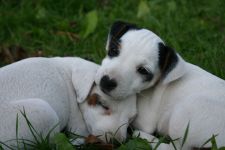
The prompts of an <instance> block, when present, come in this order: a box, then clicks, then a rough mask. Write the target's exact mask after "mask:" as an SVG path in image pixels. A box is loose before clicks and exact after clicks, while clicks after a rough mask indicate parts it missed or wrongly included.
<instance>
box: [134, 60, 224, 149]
mask: <svg viewBox="0 0 225 150" xmlns="http://www.w3.org/2000/svg"><path fill="white" fill-rule="evenodd" d="M224 108H225V82H224V80H222V79H220V78H218V77H216V76H214V75H212V74H210V73H208V72H206V71H204V70H202V69H201V68H199V67H197V66H195V65H192V64H189V63H186V73H185V74H184V75H183V76H182V78H180V79H178V80H176V81H174V82H172V83H170V84H166V85H164V84H162V83H160V84H159V85H157V86H156V87H154V88H150V89H147V90H145V91H143V92H141V93H140V94H139V96H138V116H137V118H136V119H135V121H134V123H133V125H134V127H135V128H137V129H139V130H141V131H144V132H146V133H149V134H152V133H154V132H155V131H156V132H159V133H161V134H163V135H169V136H170V137H171V138H172V139H177V138H181V139H180V141H182V138H183V137H184V133H185V130H186V128H187V126H188V123H189V124H190V126H189V132H188V137H187V140H186V142H185V145H184V147H183V149H191V148H192V147H200V146H202V144H203V143H204V142H206V141H207V140H208V139H209V138H210V137H212V135H218V136H217V137H216V139H217V144H218V145H219V146H223V145H224V144H225V141H224V139H225V119H224V118H225V109H224ZM149 140H152V139H151V138H150V139H149ZM162 146H163V145H162ZM180 146H181V143H179V142H178V143H177V147H178V148H179V147H180ZM207 146H208V147H210V144H208V145H207ZM168 148H169V147H167V148H166V149H168ZM169 149H173V146H171V145H170V148H169Z"/></svg>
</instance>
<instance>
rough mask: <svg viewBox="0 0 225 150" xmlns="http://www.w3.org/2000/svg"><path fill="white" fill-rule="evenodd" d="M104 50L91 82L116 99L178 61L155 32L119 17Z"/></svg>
mask: <svg viewBox="0 0 225 150" xmlns="http://www.w3.org/2000/svg"><path fill="white" fill-rule="evenodd" d="M106 51H107V55H106V57H105V58H104V59H103V61H102V64H101V67H100V69H99V70H98V72H97V75H96V78H95V82H96V83H97V85H98V86H99V87H100V88H101V90H102V91H103V92H104V93H106V94H107V95H109V96H111V97H113V98H116V99H121V98H124V97H127V96H129V95H131V94H134V93H139V92H140V91H142V90H144V89H147V88H150V87H152V86H153V85H155V84H156V83H157V82H158V81H159V80H162V79H166V77H167V75H169V73H170V72H171V71H172V70H173V69H174V68H175V67H176V66H177V64H178V62H179V56H178V55H177V54H176V53H175V52H174V50H173V49H171V48H169V47H168V46H166V45H165V44H164V42H163V41H162V40H161V39H160V38H159V37H158V36H157V35H156V34H154V33H153V32H151V31H149V30H147V29H140V28H138V27H136V26H135V25H132V24H129V23H125V22H121V21H117V22H115V23H114V24H113V25H112V27H111V29H110V32H109V35H108V40H107V44H106ZM178 72H179V70H178V71H176V72H175V74H177V76H179V73H178ZM181 72H182V71H181ZM171 76H173V75H171ZM175 76H176V75H175ZM175 78H176V77H175Z"/></svg>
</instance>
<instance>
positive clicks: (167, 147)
mask: <svg viewBox="0 0 225 150" xmlns="http://www.w3.org/2000/svg"><path fill="white" fill-rule="evenodd" d="M133 136H134V137H140V138H142V139H146V140H147V141H148V142H150V144H151V146H152V148H153V149H154V148H155V147H156V146H157V144H158V142H159V139H158V138H156V137H154V136H153V135H150V134H148V133H146V132H143V131H141V130H135V131H134V133H133ZM174 144H175V146H176V148H177V149H179V148H180V147H178V146H179V145H178V143H176V142H174ZM157 150H175V148H174V146H173V145H172V143H170V144H165V143H161V144H160V145H158V147H157Z"/></svg>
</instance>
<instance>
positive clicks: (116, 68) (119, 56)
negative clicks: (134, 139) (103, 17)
mask: <svg viewBox="0 0 225 150" xmlns="http://www.w3.org/2000/svg"><path fill="white" fill-rule="evenodd" d="M106 50H107V56H106V57H105V58H104V59H103V61H102V65H101V67H100V69H99V70H98V72H97V75H96V78H95V81H96V83H97V85H98V86H100V88H101V89H102V91H104V92H105V93H106V94H108V95H110V96H111V97H113V98H117V97H120V98H121V97H123V98H124V97H126V96H129V95H130V94H131V93H138V116H137V118H136V120H135V121H134V126H135V127H136V128H137V129H139V130H140V133H141V134H140V136H141V137H143V138H147V139H148V140H149V141H151V140H153V138H154V137H153V136H152V135H151V134H153V133H154V132H155V131H157V132H160V133H162V134H164V135H169V136H170V137H171V138H172V139H177V138H180V139H179V140H177V141H176V145H177V148H178V149H179V148H180V147H181V145H182V137H183V136H184V133H185V129H186V128H187V126H188V123H189V124H190V127H189V132H188V138H187V141H186V142H185V145H184V147H183V149H191V148H192V147H200V146H201V145H202V144H204V142H206V141H207V140H208V139H209V138H210V137H212V135H218V136H216V139H217V143H218V146H222V145H223V146H224V145H225V140H224V139H225V109H224V108H225V81H224V80H222V79H220V78H218V77H216V76H214V75H212V74H210V73H208V72H206V71H204V70H203V69H201V68H199V67H197V66H195V65H192V64H190V63H188V62H186V61H184V60H183V59H182V57H181V56H179V54H177V53H176V52H175V51H174V50H173V49H172V48H170V47H168V46H167V45H165V43H164V42H163V41H162V40H161V38H160V37H158V36H157V35H156V34H154V33H153V32H151V31H149V30H147V29H140V28H138V27H136V26H134V25H131V24H129V23H125V22H121V21H118V22H115V23H114V24H113V25H112V27H111V30H110V32H109V36H108V41H107V45H106ZM143 131H144V132H143ZM135 134H138V132H135ZM156 141H157V140H156ZM207 146H210V145H207ZM160 149H166V150H167V149H174V148H173V146H172V144H170V145H163V144H162V145H161V146H160Z"/></svg>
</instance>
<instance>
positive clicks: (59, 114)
mask: <svg viewBox="0 0 225 150" xmlns="http://www.w3.org/2000/svg"><path fill="white" fill-rule="evenodd" d="M98 68H99V66H98V65H96V64H94V63H91V62H88V61H86V60H83V59H80V58H76V57H74V58H72V57H67V58H60V57H56V58H29V59H25V60H22V61H19V62H16V63H13V64H11V65H8V66H5V67H2V68H0V119H1V121H0V141H2V142H5V141H7V140H11V139H16V116H17V114H18V118H19V122H18V123H19V124H18V125H19V128H18V129H19V130H18V131H19V132H18V138H19V139H21V138H25V139H29V140H32V135H31V133H30V131H29V129H28V126H27V123H26V121H25V119H24V118H23V117H22V115H21V111H23V109H24V110H25V112H26V115H27V117H28V119H29V120H30V122H31V123H32V125H33V126H34V128H35V129H36V130H37V131H38V132H39V133H42V134H44V135H46V134H47V133H48V131H49V130H50V129H52V127H54V126H55V125H56V124H57V123H59V125H58V126H57V127H56V128H55V130H54V131H53V133H55V132H59V131H61V130H62V129H65V128H67V129H69V130H71V131H72V132H75V133H76V134H78V135H83V136H86V135H88V134H94V135H103V137H102V139H103V140H105V139H104V134H105V133H107V132H114V131H115V129H117V128H119V127H120V126H121V125H122V124H124V123H126V124H127V123H128V121H129V120H130V118H132V117H134V116H135V114H136V97H135V96H130V97H129V98H128V99H130V100H129V103H130V104H129V105H127V102H126V101H127V100H124V102H115V101H112V100H110V99H109V97H108V96H107V95H104V94H103V93H102V92H101V91H100V90H98V88H97V87H95V86H94V87H93V88H92V85H93V82H94V76H95V74H96V72H97V69H98ZM93 93H96V94H98V95H99V97H100V98H101V100H104V101H106V102H107V106H108V107H109V108H110V110H112V113H111V115H105V114H104V110H103V108H102V107H101V106H98V105H96V106H89V105H87V100H86V98H87V96H88V95H91V94H93ZM125 102H126V103H125ZM124 108H127V109H124ZM91 117H93V118H95V119H92V118H91ZM91 119H92V120H91ZM98 122H99V123H101V125H96V124H97V123H98ZM87 127H88V128H87ZM126 127H127V125H125V126H124V127H123V128H121V129H120V130H119V132H118V134H117V135H116V137H118V139H119V140H122V139H124V138H126V129H127V128H126ZM88 129H91V130H88ZM14 144H15V141H14Z"/></svg>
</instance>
